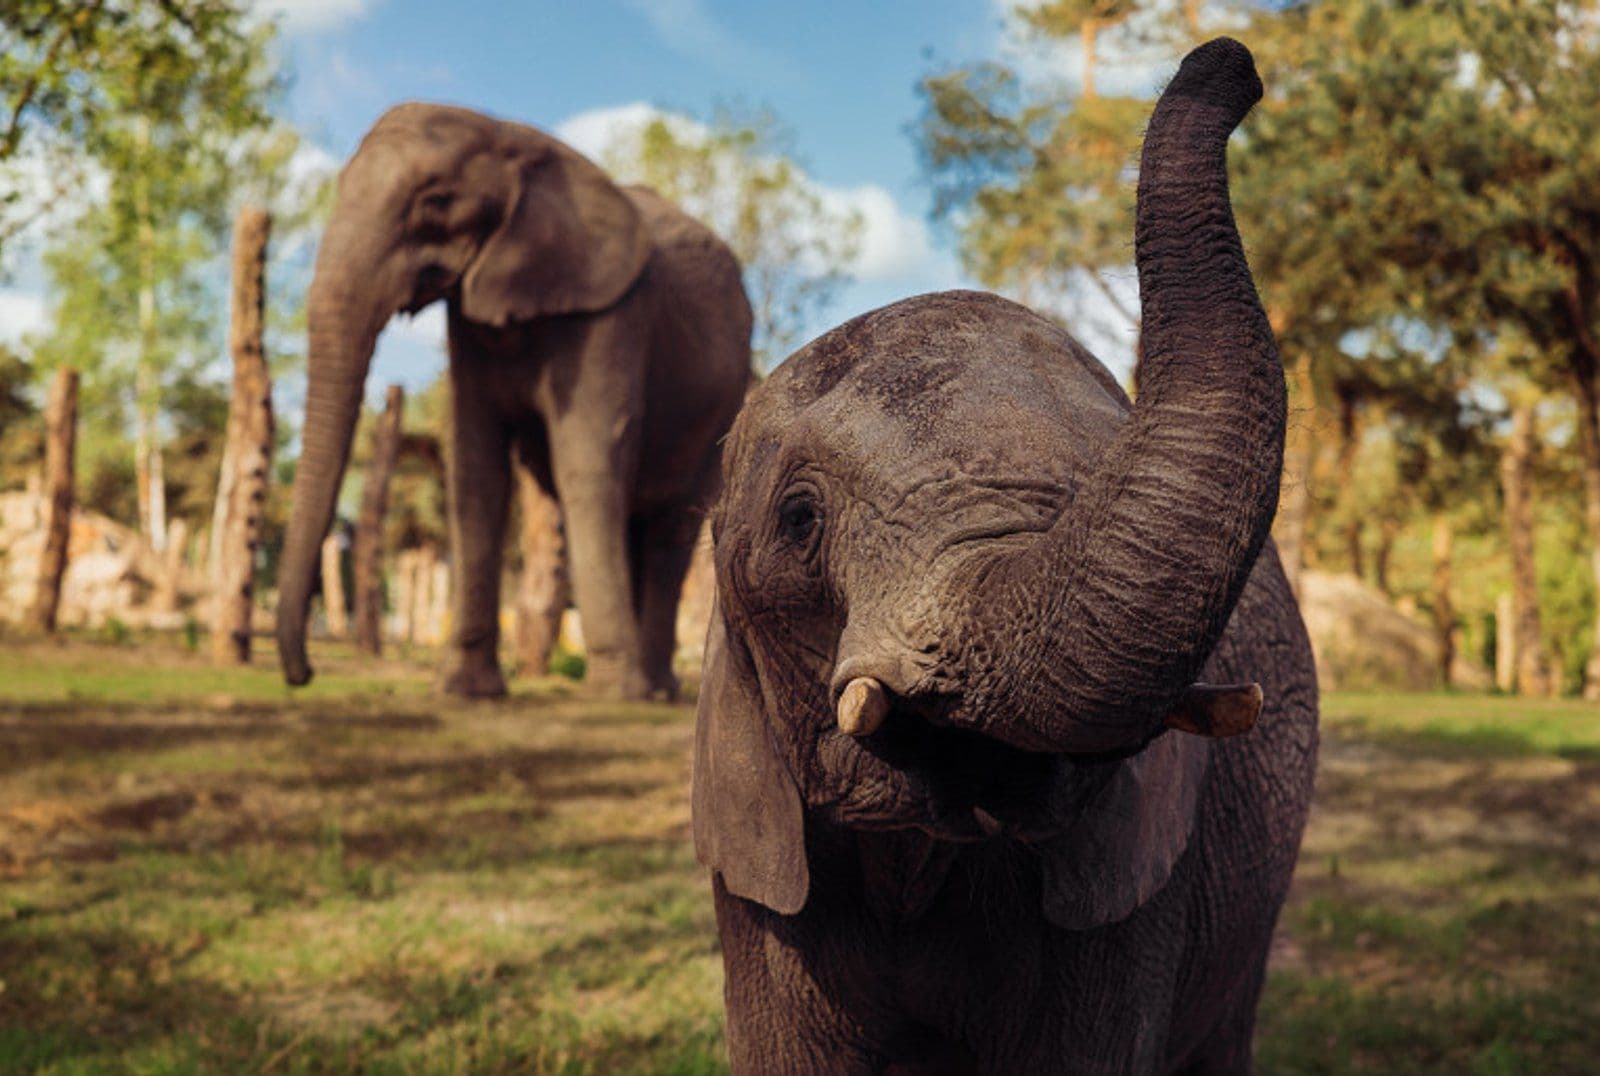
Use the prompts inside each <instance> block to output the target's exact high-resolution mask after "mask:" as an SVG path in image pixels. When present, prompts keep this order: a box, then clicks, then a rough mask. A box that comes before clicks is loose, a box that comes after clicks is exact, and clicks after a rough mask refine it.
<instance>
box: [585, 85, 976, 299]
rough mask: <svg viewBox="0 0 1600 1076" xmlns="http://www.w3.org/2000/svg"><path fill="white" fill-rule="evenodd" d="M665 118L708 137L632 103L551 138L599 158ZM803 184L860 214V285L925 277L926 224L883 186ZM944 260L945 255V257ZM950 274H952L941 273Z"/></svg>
mask: <svg viewBox="0 0 1600 1076" xmlns="http://www.w3.org/2000/svg"><path fill="white" fill-rule="evenodd" d="M658 119H660V120H664V121H665V122H666V123H668V124H669V125H670V126H671V127H672V129H673V131H674V132H675V133H676V134H677V135H678V136H679V137H680V138H682V139H685V140H687V141H693V140H696V139H702V138H705V137H706V136H708V135H709V134H710V132H709V130H708V129H707V128H706V126H705V125H704V124H702V123H700V122H699V121H697V120H694V119H692V118H690V117H688V116H684V115H681V114H679V113H674V112H665V111H663V110H661V109H658V108H656V107H655V106H653V105H648V104H645V103H643V102H633V103H631V104H626V105H618V106H616V107H613V108H599V109H591V110H589V111H586V112H580V113H577V114H576V115H574V116H571V117H569V118H568V119H566V120H564V121H563V122H561V123H560V124H558V125H557V126H556V128H555V135H556V137H557V138H560V139H561V140H562V141H564V142H566V143H567V144H568V145H570V146H572V147H574V148H575V149H577V150H578V151H579V152H581V153H584V154H587V155H588V156H590V157H592V158H595V159H596V160H602V159H604V158H606V157H607V156H608V155H609V154H611V153H613V152H615V150H616V148H617V147H618V146H619V145H626V144H627V140H628V139H630V138H634V137H637V135H638V133H639V132H640V131H642V130H643V129H644V128H645V127H646V126H647V125H648V124H650V123H651V122H653V121H655V120H658ZM801 182H802V183H803V184H805V186H806V187H807V188H808V189H809V190H810V191H811V192H812V193H814V194H815V195H816V196H817V197H818V198H820V199H821V201H822V203H823V205H825V206H827V207H828V208H829V209H831V210H834V211H835V212H841V213H855V214H858V215H859V218H860V221H861V230H860V232H859V233H858V235H857V239H858V242H859V246H860V250H859V253H858V254H857V257H856V261H855V264H853V265H852V266H850V272H851V273H852V274H853V275H854V276H855V277H856V278H857V279H858V280H861V281H863V282H874V281H894V280H905V279H907V278H912V277H918V278H920V277H924V276H926V275H927V274H928V267H929V265H930V263H932V262H935V261H936V260H937V259H939V258H940V257H941V255H939V254H937V253H936V252H935V251H934V249H933V243H932V240H931V238H930V236H929V234H928V226H927V224H926V223H924V221H923V220H922V219H921V217H919V216H917V215H916V214H913V213H909V212H907V211H906V210H905V209H904V208H903V207H902V206H901V205H900V204H899V203H898V202H896V201H895V198H894V195H892V194H891V193H890V192H889V191H888V190H886V189H885V188H883V187H881V186H879V185H877V184H874V183H867V184H862V185H860V186H854V187H839V186H833V185H831V184H828V183H824V182H822V181H821V180H818V179H816V178H815V177H813V176H810V175H805V174H802V177H801ZM942 257H944V258H945V259H946V260H948V255H943V256H942ZM940 275H942V276H952V275H953V274H952V273H941V274H940Z"/></svg>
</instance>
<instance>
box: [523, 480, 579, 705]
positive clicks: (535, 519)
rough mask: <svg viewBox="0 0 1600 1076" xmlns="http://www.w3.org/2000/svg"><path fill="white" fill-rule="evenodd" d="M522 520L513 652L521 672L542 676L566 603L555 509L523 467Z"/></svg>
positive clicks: (558, 517)
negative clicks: (514, 646)
mask: <svg viewBox="0 0 1600 1076" xmlns="http://www.w3.org/2000/svg"><path fill="white" fill-rule="evenodd" d="M517 492H518V498H519V500H518V505H519V508H520V511H521V514H522V543H521V544H522V576H521V579H520V580H519V581H518V587H517V605H516V610H517V612H516V633H515V635H516V647H517V659H518V664H519V665H520V666H521V668H522V670H523V671H524V672H527V673H530V674H531V675H534V676H542V675H543V674H544V672H545V670H546V669H548V668H549V667H550V653H551V651H552V650H554V649H555V645H556V638H557V637H558V636H559V635H560V633H561V614H562V613H564V612H566V608H567V605H568V603H569V601H570V588H569V586H568V582H567V555H566V539H565V537H564V536H563V535H562V532H561V507H560V506H559V505H558V504H556V502H555V498H553V497H551V496H550V495H549V494H547V493H546V492H545V491H544V490H542V489H540V488H539V483H538V482H537V481H535V480H534V477H533V476H532V475H531V474H529V473H528V471H527V469H526V468H524V467H518V468H517Z"/></svg>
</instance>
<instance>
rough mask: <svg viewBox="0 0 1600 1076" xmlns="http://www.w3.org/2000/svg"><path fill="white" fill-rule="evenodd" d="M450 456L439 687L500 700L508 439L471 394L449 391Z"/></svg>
mask: <svg viewBox="0 0 1600 1076" xmlns="http://www.w3.org/2000/svg"><path fill="white" fill-rule="evenodd" d="M452 389H453V391H452V393H451V399H452V410H453V417H454V422H453V425H454V427H455V429H454V439H453V446H454V449H453V451H452V452H451V453H450V471H449V479H450V482H449V484H450V547H451V558H452V562H453V563H452V565H451V567H452V569H453V574H454V577H455V578H454V582H455V596H454V600H453V602H452V605H453V613H454V618H455V624H454V626H453V628H452V629H451V632H450V648H449V650H450V652H449V655H448V657H447V658H446V663H445V669H444V678H443V683H442V687H443V689H444V690H445V691H446V692H448V693H449V694H451V695H461V696H464V697H466V698H475V699H490V698H500V697H501V696H503V695H505V693H506V681H505V677H504V676H503V675H502V674H501V672H500V657H499V647H500V574H501V562H502V556H503V553H504V546H505V533H506V511H507V505H508V503H509V501H510V497H511V451H510V439H509V437H508V436H507V433H506V431H505V429H504V427H503V426H502V425H501V424H500V423H499V422H498V421H496V420H495V419H493V418H491V417H489V415H490V413H489V412H488V411H487V410H486V409H484V408H482V407H480V406H479V404H478V403H476V402H474V396H473V392H472V389H471V388H470V387H467V386H464V385H463V384H462V383H461V381H460V380H459V379H455V380H454V381H453V384H452Z"/></svg>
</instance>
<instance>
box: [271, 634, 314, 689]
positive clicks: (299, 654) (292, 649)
mask: <svg viewBox="0 0 1600 1076" xmlns="http://www.w3.org/2000/svg"><path fill="white" fill-rule="evenodd" d="M278 664H279V665H280V666H282V668H283V679H284V682H285V683H287V684H288V685H289V686H290V687H305V686H306V685H307V684H309V683H311V662H309V661H307V660H306V652H305V647H304V646H303V645H297V644H296V643H293V642H289V641H285V640H283V639H279V640H278Z"/></svg>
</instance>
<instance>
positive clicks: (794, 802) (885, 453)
mask: <svg viewBox="0 0 1600 1076" xmlns="http://www.w3.org/2000/svg"><path fill="white" fill-rule="evenodd" d="M1260 94H1261V84H1260V81H1259V80H1258V79H1257V77H1256V73H1255V68H1254V65H1253V63H1252V61H1251V58H1250V54H1249V52H1248V51H1247V50H1246V49H1245V48H1244V47H1243V46H1242V45H1240V44H1238V43H1237V42H1233V41H1229V40H1226V39H1224V40H1220V41H1216V42H1212V43H1211V44H1209V45H1207V46H1204V47H1202V48H1201V49H1198V50H1196V51H1195V52H1194V53H1192V54H1191V55H1190V56H1189V57H1188V58H1187V59H1186V60H1185V61H1184V63H1183V65H1182V67H1181V69H1180V70H1179V72H1178V74H1177V75H1176V77H1175V78H1174V79H1173V81H1172V83H1171V84H1170V86H1169V87H1168V88H1167V90H1166V92H1165V93H1164V94H1163V96H1162V98H1161V100H1160V102H1159V103H1158V105H1157V107H1156V109H1155V113H1154V115H1153V117H1152V119H1151V121H1150V125H1149V129H1148V132H1147V135H1146V139H1145V146H1144V155H1143V163H1142V166H1141V170H1140V176H1139V191H1138V211H1137V227H1136V240H1135V252H1136V260H1137V264H1138V272H1139V283H1140V291H1141V296H1142V302H1143V312H1144V327H1143V341H1142V342H1143V359H1142V362H1143V365H1142V370H1141V385H1142V389H1141V392H1140V394H1139V399H1138V402H1137V404H1136V405H1131V404H1130V403H1129V401H1128V399H1127V397H1126V396H1125V395H1124V394H1123V392H1122V391H1121V389H1120V388H1119V387H1118V386H1117V384H1116V382H1115V381H1114V379H1113V378H1112V377H1111V376H1110V375H1109V373H1108V372H1107V371H1106V370H1105V368H1104V367H1102V366H1101V365H1100V364H1099V363H1098V362H1097V361H1096V360H1095V359H1094V358H1093V357H1092V356H1091V355H1090V354H1089V353H1088V352H1087V351H1085V350H1084V349H1083V348H1082V347H1081V346H1079V345H1078V343H1077V342H1076V341H1074V340H1073V339H1072V338H1071V337H1070V336H1068V335H1067V334H1066V333H1065V332H1063V331H1061V330H1060V329H1058V328H1057V327H1055V326H1054V325H1053V324H1052V323H1051V322H1049V321H1047V320H1045V319H1044V318H1042V317H1039V316H1037V315H1034V314H1032V313H1030V312H1029V311H1027V310H1026V309H1024V308H1022V307H1020V306H1017V305H1015V304H1013V303H1010V302H1007V301H1005V300H1003V299H1000V298H997V297H994V296H989V295H983V294H978V293H971V292H949V293H943V294H935V295H927V296H922V297H919V298H915V299H910V300H906V301H904V302H901V303H897V304H894V305H892V306H889V307H885V308H883V309H880V310H877V311H874V312H872V313H870V314H867V315H864V316H862V317H860V318H857V319H855V320H854V321H851V322H849V323H847V324H845V325H843V326H841V327H840V328H837V329H835V330H833V331H832V332H829V333H828V334H826V335H824V336H822V337H821V338H819V339H817V340H816V341H814V342H812V343H811V344H809V345H808V346H806V347H805V348H804V349H802V350H801V351H800V352H798V353H797V354H796V355H794V356H793V357H791V358H790V359H789V360H788V361H787V362H786V363H785V364H784V365H783V366H782V367H781V368H780V369H779V370H777V371H776V372H775V373H774V374H773V376H772V377H771V378H769V379H768V380H767V382H766V383H765V384H763V385H762V386H760V387H759V388H758V389H756V390H755V391H754V392H753V393H752V394H751V395H750V397H749V399H748V401H747V403H746V405H745V408H744V411H743V412H742V413H741V415H740V417H739V419H738V421H737V422H736V424H735V426H734V429H733V432H732V434H731V436H730V439H729V443H728V446H727V450H726V453H725V456H724V475H725V481H724V492H723V494H722V497H721V500H720V501H719V503H718V504H717V506H716V508H715V510H714V513H713V527H714V534H715V543H716V567H717V584H718V591H719V600H718V615H717V617H716V618H715V620H714V622H713V624H712V629H711V638H710V642H709V644H708V658H707V671H706V677H705V683H704V685H703V687H702V692H701V702H700V712H699V719H698V721H699V723H698V727H697V732H696V755H695V759H696V762H695V776H694V831H695V840H696V846H697V849H698V852H699V854H700V857H701V859H702V860H703V861H704V862H707V863H708V864H709V865H711V866H712V867H714V868H715V869H716V870H717V871H719V872H720V873H721V875H722V877H723V880H724V884H725V885H726V886H727V887H728V889H729V890H730V891H731V892H733V893H735V894H736V895H739V896H743V897H746V898H749V899H752V900H755V901H758V902H760V903H762V904H765V905H767V906H768V907H770V908H772V909H775V910H777V911H779V912H783V913H794V912H797V911H799V910H800V909H801V908H802V907H803V906H804V904H805V902H806V899H807V894H808V887H809V884H810V879H809V868H808V865H807V860H806V854H805V852H806V850H805V844H806V842H805V830H806V827H807V826H808V825H809V824H812V823H810V822H808V821H807V820H808V819H811V820H815V821H816V823H817V824H821V825H824V826H828V827H836V826H837V827H849V828H854V829H885V830H895V829H898V830H905V829H916V830H921V831H922V832H924V833H926V834H928V835H931V836H933V837H935V838H938V839H943V840H948V841H972V840H984V839H988V838H990V837H993V836H994V835H995V834H997V833H1004V834H1005V835H1006V836H1007V837H1010V838H1013V839H1015V840H1018V841H1021V842H1023V843H1024V844H1027V845H1028V846H1030V847H1032V848H1033V849H1034V850H1035V851H1036V852H1037V853H1038V854H1039V856H1040V857H1041V858H1042V860H1043V863H1044V867H1043V877H1044V879H1045V898H1044V899H1045V910H1046V912H1047V913H1048V914H1049V915H1050V916H1051V918H1052V919H1053V920H1054V921H1055V922H1057V923H1058V924H1060V925H1063V926H1071V927H1087V926H1092V925H1095V924H1098V923H1103V922H1109V921H1113V920H1116V919H1119V918H1122V917H1123V916H1126V915H1127V914H1129V913H1130V912H1131V911H1132V910H1133V909H1134V908H1136V907H1137V906H1138V905H1139V904H1141V903H1142V902H1144V901H1145V900H1147V899H1149V898H1150V896H1151V895H1152V894H1154V893H1155V892H1156V891H1157V890H1158V889H1159V888H1161V886H1162V885H1164V884H1165V882H1166V880H1167V878H1168V875H1169V873H1170V871H1171V870H1172V869H1173V866H1174V864H1175V863H1176V861H1177V859H1178V857H1179V856H1180V855H1181V854H1182V852H1183V850H1184V848H1185V846H1186V844H1187V841H1188V838H1189V834H1190V831H1191V828H1192V825H1193V821H1194V811H1195V809H1196V802H1197V800H1198V797H1199V791H1200V788H1201V786H1202V782H1203V779H1204V775H1205V772H1206V767H1207V764H1208V761H1209V757H1210V752H1211V742H1210V740H1209V739H1207V738H1205V735H1204V734H1214V733H1217V732H1223V733H1228V732H1236V731H1240V730H1241V729H1244V728H1248V727H1249V725H1250V724H1251V722H1253V720H1254V716H1255V714H1256V713H1257V712H1259V708H1260V689H1259V688H1257V687H1255V685H1245V686H1240V687H1237V688H1226V689H1220V690H1219V689H1207V688H1205V687H1203V686H1202V687H1197V686H1196V679H1197V677H1199V676H1200V674H1201V672H1202V669H1203V667H1204V666H1205V664H1206V662H1207V660H1208V658H1209V656H1210V654H1211V652H1212V650H1213V648H1214V647H1215V646H1216V644H1217V643H1218V641H1219V639H1220V638H1221V636H1222V633H1223V631H1224V629H1225V628H1226V626H1227V624H1228V621H1229V617H1230V614H1231V612H1232V610H1233V607H1234V605H1235V603H1236V602H1237V600H1238V598H1239V596H1240V594H1241V591H1242V590H1243V588H1244V585H1245V582H1246V580H1247V577H1248V576H1249V574H1250V572H1251V569H1252V567H1253V565H1254V563H1255V560H1256V557H1257V554H1258V553H1259V552H1260V550H1261V548H1262V545H1263V543H1264V541H1265V540H1266V536H1267V531H1268V527H1269V525H1270V522H1271V519H1272V516H1273V513H1274V511H1275V509H1276V505H1277V495H1278V478H1279V470H1280V466H1281V462H1282V454H1283V436H1284V421H1285V389H1284V380H1283V373H1282V368H1281V366H1280V363H1279V360H1278V356H1277V351H1276V347H1275V345H1274V342H1273V339H1272V334H1271V332H1270V330H1269V329H1268V326H1267V321H1266V318H1265V316H1264V314H1263V312H1262V310H1261V307H1260V304H1259V301H1258V299H1257V297H1256V293H1255V287H1254V284H1253V282H1252V280H1251V277H1250V271H1249V267H1248V265H1247V264H1246V261H1245V257H1244V252H1243V250H1242V248H1241V245H1240V241H1239V237H1238V233H1237V231H1236V230H1235V227H1234V223H1233V216H1232V211H1231V208H1230V205H1229V199H1228V187H1227V172H1226V162H1225V149H1226V143H1227V140H1228V136H1229V134H1230V133H1231V132H1232V130H1233V129H1234V127H1235V126H1236V125H1237V124H1238V123H1239V122H1240V121H1241V120H1242V119H1243V118H1244V116H1245V114H1246V113H1247V112H1248V111H1249V110H1250V108H1251V107H1252V105H1253V104H1254V103H1255V101H1256V100H1258V99H1259V97H1260ZM1169 726H1176V727H1179V728H1184V729H1187V730H1189V733H1201V734H1202V735H1191V734H1189V733H1180V732H1168V731H1166V729H1167V728H1168V727H1169Z"/></svg>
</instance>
